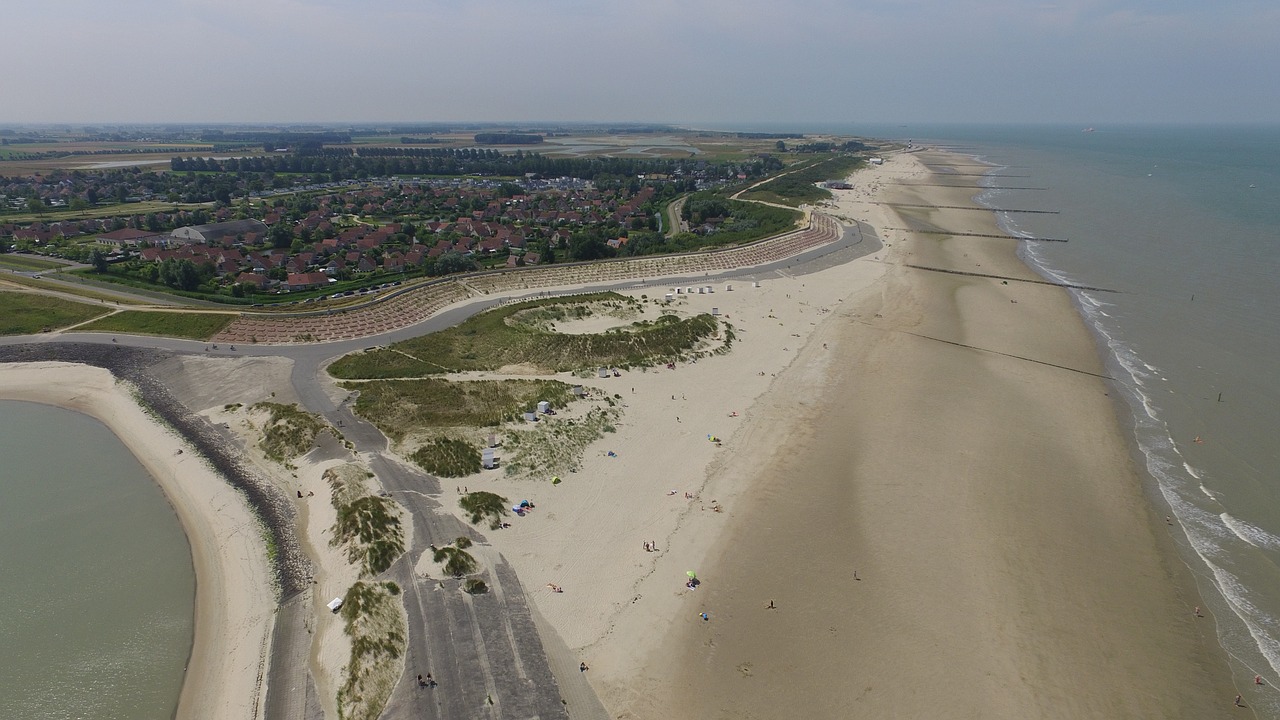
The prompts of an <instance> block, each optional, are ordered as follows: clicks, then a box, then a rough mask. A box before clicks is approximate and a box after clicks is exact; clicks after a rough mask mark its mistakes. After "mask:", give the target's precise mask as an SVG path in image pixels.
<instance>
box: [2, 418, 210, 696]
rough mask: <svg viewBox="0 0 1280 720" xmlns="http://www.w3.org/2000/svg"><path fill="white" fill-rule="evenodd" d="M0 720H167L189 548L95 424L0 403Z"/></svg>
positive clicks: (184, 644) (179, 657) (189, 579)
mask: <svg viewBox="0 0 1280 720" xmlns="http://www.w3.org/2000/svg"><path fill="white" fill-rule="evenodd" d="M0 468H2V469H0V648H2V650H0V718H15V719H17V718H22V719H23V720H46V719H47V720H80V719H83V720H168V718H171V717H173V714H174V712H175V711H176V709H177V705H178V694H179V692H180V690H181V687H182V679H183V673H184V668H185V666H186V663H187V659H188V657H189V656H190V653H191V641H192V633H193V629H194V626H193V613H194V602H195V575H194V571H193V568H192V563H191V548H190V545H189V544H188V543H187V538H186V535H185V534H184V533H183V531H182V527H181V525H180V524H179V522H178V517H177V515H176V514H175V513H174V511H173V508H172V507H171V506H170V505H169V504H168V502H167V501H166V499H165V497H164V495H163V493H162V492H161V491H160V488H159V486H157V485H156V484H155V482H154V481H153V480H152V479H151V476H150V475H149V474H148V473H147V471H146V470H145V469H144V468H143V467H142V465H140V464H139V463H138V461H137V459H136V458H134V456H133V455H132V454H131V453H130V452H129V451H128V449H127V448H125V446H124V445H123V444H122V443H121V442H120V440H119V439H118V438H117V437H116V436H115V435H114V434H112V432H111V431H110V430H109V429H108V428H107V427H106V426H105V425H103V424H102V423H100V422H98V421H97V420H95V419H93V418H90V417H88V416H86V415H82V414H79V413H76V412H72V411H69V410H63V409H60V408H55V407H50V406H47V405H39V404H35V403H24V402H13V401H0Z"/></svg>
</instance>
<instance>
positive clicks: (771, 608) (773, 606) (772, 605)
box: [765, 600, 778, 610]
mask: <svg viewBox="0 0 1280 720" xmlns="http://www.w3.org/2000/svg"><path fill="white" fill-rule="evenodd" d="M765 609H766V610H777V609H778V606H777V605H774V604H773V601H772V600H770V601H769V604H768V605H766V606H765Z"/></svg>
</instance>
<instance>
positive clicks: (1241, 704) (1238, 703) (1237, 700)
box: [1236, 695, 1244, 707]
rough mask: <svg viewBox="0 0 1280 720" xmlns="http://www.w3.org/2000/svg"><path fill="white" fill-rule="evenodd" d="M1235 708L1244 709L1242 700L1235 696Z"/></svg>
mask: <svg viewBox="0 0 1280 720" xmlns="http://www.w3.org/2000/svg"><path fill="white" fill-rule="evenodd" d="M1236 707H1244V698H1243V697H1241V696H1239V695H1237V696H1236Z"/></svg>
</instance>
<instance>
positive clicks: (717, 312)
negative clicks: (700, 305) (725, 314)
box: [711, 307, 720, 317]
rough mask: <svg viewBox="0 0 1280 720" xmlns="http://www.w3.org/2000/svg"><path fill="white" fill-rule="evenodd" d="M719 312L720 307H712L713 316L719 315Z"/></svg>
mask: <svg viewBox="0 0 1280 720" xmlns="http://www.w3.org/2000/svg"><path fill="white" fill-rule="evenodd" d="M719 314H720V308H718V307H713V308H711V316H712V317H715V316H717V315H719Z"/></svg>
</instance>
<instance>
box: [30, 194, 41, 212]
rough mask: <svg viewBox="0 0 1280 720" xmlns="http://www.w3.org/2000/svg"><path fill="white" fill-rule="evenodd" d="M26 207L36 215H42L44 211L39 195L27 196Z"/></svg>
mask: <svg viewBox="0 0 1280 720" xmlns="http://www.w3.org/2000/svg"><path fill="white" fill-rule="evenodd" d="M27 209H28V210H30V211H31V212H33V213H36V214H38V215H43V214H44V211H45V204H44V200H41V199H40V196H39V195H32V196H31V197H29V198H27Z"/></svg>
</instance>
